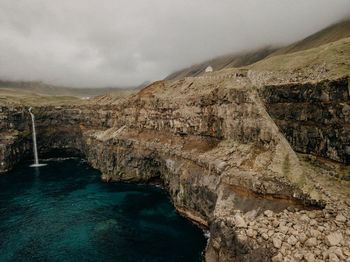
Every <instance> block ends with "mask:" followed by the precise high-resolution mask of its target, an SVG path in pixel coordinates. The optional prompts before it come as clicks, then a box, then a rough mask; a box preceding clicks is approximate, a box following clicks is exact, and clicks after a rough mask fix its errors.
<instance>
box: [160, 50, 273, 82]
mask: <svg viewBox="0 0 350 262" xmlns="http://www.w3.org/2000/svg"><path fill="white" fill-rule="evenodd" d="M274 51H276V48H272V47H264V48H260V49H257V50H254V51H250V52H242V53H235V54H230V55H224V56H220V57H216V58H214V59H211V60H208V61H205V62H203V63H200V64H196V65H193V66H190V67H188V68H185V69H182V70H179V71H177V72H174V73H172V74H170V75H169V76H167V77H166V78H165V79H164V80H175V79H181V78H184V77H188V76H197V75H200V74H202V73H203V72H204V71H205V69H206V68H207V66H208V65H211V66H212V67H213V69H214V71H218V70H221V69H224V68H231V67H242V66H246V65H250V64H253V63H255V62H257V61H259V60H261V59H264V58H265V57H267V56H268V55H270V54H272V53H273V52H274Z"/></svg>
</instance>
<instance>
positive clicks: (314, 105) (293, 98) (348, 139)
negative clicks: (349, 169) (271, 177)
mask: <svg viewBox="0 0 350 262" xmlns="http://www.w3.org/2000/svg"><path fill="white" fill-rule="evenodd" d="M259 93H260V96H261V97H262V98H263V100H264V102H265V105H266V107H267V110H268V112H269V114H270V115H271V117H272V118H273V119H274V121H275V123H276V124H277V125H278V126H279V128H280V129H281V131H282V132H283V134H284V135H285V137H286V138H287V139H288V141H289V143H290V144H291V146H292V147H293V149H294V150H296V151H298V152H302V153H307V154H313V155H315V156H320V157H324V158H328V159H331V160H335V161H338V162H342V163H344V164H347V165H349V164H350V86H349V78H348V77H345V78H341V79H336V80H324V81H321V82H316V83H304V84H300V83H291V84H283V85H273V86H265V87H263V88H262V89H260V92H259ZM348 179H350V177H348Z"/></svg>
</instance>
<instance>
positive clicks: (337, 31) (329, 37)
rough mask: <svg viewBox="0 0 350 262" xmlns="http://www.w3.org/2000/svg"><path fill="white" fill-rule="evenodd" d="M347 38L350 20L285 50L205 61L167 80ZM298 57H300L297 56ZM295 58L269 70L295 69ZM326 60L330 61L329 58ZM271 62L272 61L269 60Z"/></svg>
mask: <svg viewBox="0 0 350 262" xmlns="http://www.w3.org/2000/svg"><path fill="white" fill-rule="evenodd" d="M347 37H350V19H349V20H345V21H342V22H339V23H337V24H334V25H331V26H329V27H327V28H325V29H323V30H321V31H319V32H317V33H315V34H313V35H311V36H309V37H307V38H305V39H303V40H301V41H298V42H296V43H293V44H291V45H289V46H287V47H284V48H280V49H274V48H272V47H269V48H262V49H259V50H255V51H252V52H246V53H241V54H233V55H227V56H222V57H218V58H214V59H212V60H208V61H205V62H203V63H200V64H197V65H193V66H191V67H188V68H186V69H183V70H179V71H178V72H175V73H173V74H171V75H169V76H167V77H166V80H171V79H181V78H184V77H188V76H197V75H200V74H202V73H203V72H204V70H205V68H206V67H207V66H208V65H211V66H212V67H213V68H214V70H215V71H217V70H221V69H223V68H233V67H243V66H248V65H251V64H253V63H256V62H258V61H262V60H265V58H270V57H275V56H276V57H279V56H280V55H286V54H292V53H295V52H300V51H304V50H308V49H311V48H317V47H320V46H322V45H325V44H329V43H331V42H335V41H338V40H340V39H344V38H347ZM345 49H346V48H345ZM318 51H320V50H318ZM314 52H316V53H317V51H316V50H314ZM321 53H322V54H324V53H325V52H321ZM329 54H332V52H330V53H329ZM335 54H336V57H339V56H341V54H340V55H339V54H338V53H335ZM309 55H311V54H309ZM296 56H298V55H296ZM293 57H294V55H292V56H287V57H285V60H283V59H282V58H277V59H275V60H273V61H274V62H273V63H272V64H271V65H269V68H270V69H271V68H275V69H277V68H276V67H275V66H278V65H280V66H283V68H286V67H289V66H292V67H293V65H292V64H293V63H296V61H294V60H293V61H289V60H288V59H292V58H293ZM329 58H330V57H329ZM278 59H282V60H283V62H286V64H283V63H282V60H281V61H280V62H277V60H278ZM293 59H294V58H293ZM320 60H322V58H321V57H319V58H317V59H316V61H315V63H317V62H319V61H320ZM325 60H328V58H327V59H325ZM330 60H332V61H333V62H334V63H337V61H336V60H335V59H330ZM269 61H271V60H269ZM298 61H299V62H301V64H305V63H306V64H308V63H309V62H305V63H303V62H302V58H301V57H300V58H299V59H298ZM263 64H264V65H266V64H267V63H262V64H259V66H257V67H261V65H263ZM294 67H295V66H294ZM344 68H346V67H344ZM260 69H261V68H260ZM266 70H268V69H266Z"/></svg>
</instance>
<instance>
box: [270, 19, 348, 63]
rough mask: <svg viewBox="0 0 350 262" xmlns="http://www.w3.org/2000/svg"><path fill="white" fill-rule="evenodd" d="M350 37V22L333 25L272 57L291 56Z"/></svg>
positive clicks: (278, 51) (277, 52) (275, 53)
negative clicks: (291, 54)
mask: <svg viewBox="0 0 350 262" xmlns="http://www.w3.org/2000/svg"><path fill="white" fill-rule="evenodd" d="M346 37H350V20H345V21H342V22H339V23H336V24H334V25H331V26H329V27H327V28H325V29H323V30H321V31H319V32H317V33H315V34H313V35H310V36H308V37H306V38H305V39H303V40H301V41H298V42H296V43H294V44H291V45H289V46H287V47H284V48H281V49H279V50H277V51H276V52H274V53H272V54H271V55H270V56H275V55H283V54H290V53H294V52H298V51H303V50H307V49H310V48H315V47H319V46H321V45H324V44H328V43H331V42H334V41H337V40H340V39H342V38H346Z"/></svg>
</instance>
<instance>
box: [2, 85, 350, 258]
mask: <svg viewBox="0 0 350 262" xmlns="http://www.w3.org/2000/svg"><path fill="white" fill-rule="evenodd" d="M268 90H269V89H266V90H265V91H264V92H266V94H268V92H269V91H268ZM271 92H272V91H271ZM273 92H274V91H273ZM266 94H265V93H262V95H263V96H264V97H268V95H266ZM265 102H266V101H265ZM266 103H267V102H266ZM268 104H272V103H268ZM268 108H269V111H270V114H271V115H273V116H274V113H273V112H274V111H273V110H272V109H270V108H272V106H271V107H268ZM277 111H278V110H277ZM34 114H35V116H36V124H37V129H38V144H39V151H40V153H41V154H48V153H50V152H52V150H59V151H60V152H65V153H69V154H79V155H81V156H83V157H85V158H86V159H87V160H88V161H89V163H90V164H91V165H92V166H93V167H95V168H97V169H99V170H100V171H101V172H102V179H103V180H104V181H106V182H113V181H123V182H136V183H157V184H160V185H162V186H163V187H164V188H165V189H166V190H167V191H168V192H169V194H170V196H171V199H172V201H173V203H174V205H175V207H176V208H177V210H178V211H179V212H180V213H182V214H183V215H185V216H187V217H188V218H190V219H191V220H192V221H194V222H196V223H197V224H199V225H201V226H203V227H205V228H207V229H208V230H209V231H210V239H209V242H208V246H207V250H206V253H205V259H206V261H207V262H223V261H270V260H271V258H272V257H273V256H274V257H277V258H274V259H275V260H274V261H279V260H276V259H278V256H279V254H282V253H283V255H285V256H286V257H291V258H292V256H293V254H294V253H295V252H296V251H298V252H299V253H300V252H304V251H305V250H307V249H308V246H307V245H305V246H304V242H303V241H302V240H300V239H296V238H295V237H294V235H295V234H298V232H299V231H300V233H301V232H303V231H305V230H307V228H305V226H307V224H305V223H304V224H305V226H303V225H302V224H303V222H302V221H299V222H298V220H295V219H294V217H295V216H296V215H295V214H296V213H295V212H299V211H297V210H298V209H307V210H309V209H310V211H307V210H305V211H303V214H305V215H310V216H314V215H313V214H314V212H315V211H312V209H318V208H320V207H322V206H323V205H324V204H326V203H327V201H328V200H329V198H327V195H325V194H323V193H322V192H323V191H322V190H319V189H320V188H321V189H322V185H318V187H314V183H309V180H312V179H314V177H313V176H312V174H313V173H312V170H309V169H305V167H304V166H303V165H302V163H300V161H299V159H298V157H297V156H296V154H295V153H294V151H293V150H292V148H291V147H290V145H289V143H288V141H287V140H286V138H285V137H284V135H283V134H282V133H281V132H280V131H279V128H278V127H277V126H276V124H275V122H274V121H273V120H272V119H271V117H270V115H269V114H268V112H267V111H266V109H265V106H264V104H263V103H262V101H261V100H260V98H259V95H258V92H257V91H256V90H254V89H253V88H247V87H244V86H242V85H240V83H238V82H235V83H232V81H231V80H230V79H220V80H201V79H186V80H180V81H169V82H157V83H154V84H152V85H150V86H149V87H147V88H145V89H143V90H142V91H140V92H139V93H138V94H137V95H135V96H133V97H131V98H130V99H128V100H123V101H119V102H116V103H110V104H108V105H105V106H102V105H99V104H88V105H81V106H63V107H38V108H35V109H34ZM0 117H1V119H2V120H3V121H2V122H1V124H0V132H1V133H2V134H11V135H7V136H5V135H2V137H4V138H3V139H2V140H1V146H2V147H1V150H2V151H1V152H0V153H1V155H0V161H1V169H0V171H7V170H9V169H10V168H12V167H13V166H14V165H15V164H16V162H17V161H19V160H20V159H21V158H23V157H25V156H27V155H28V154H31V130H30V129H29V127H30V116H29V114H28V113H27V110H26V108H25V107H22V106H14V107H11V108H10V107H6V108H5V107H3V108H2V111H1V114H0ZM2 163H4V164H2ZM312 181H313V180H312ZM312 181H311V182H312ZM286 208H288V209H286ZM329 209H330V210H331V211H330V212H331V214H332V216H333V215H335V214H338V209H336V207H333V206H332V207H329ZM282 210H284V211H283V216H281V215H280V213H279V212H281V211H282ZM346 210H347V209H346ZM346 210H345V211H344V210H342V211H341V212H343V213H344V212H345V213H344V216H346V215H348V213H346V212H348V211H346ZM273 211H274V212H273ZM317 212H318V211H317ZM317 212H316V213H315V214H316V215H315V216H314V220H315V222H313V226H315V227H316V226H318V225H319V224H321V223H322V217H321V213H317ZM320 212H321V211H320ZM318 216H319V218H320V219H318ZM280 218H281V219H283V221H288V219H292V220H291V221H294V220H295V221H294V222H293V223H294V224H293V225H297V226H296V227H294V226H293V225H289V224H287V223H282V224H280V223H279V221H280V220H281V219H280ZM316 218H317V219H316ZM293 219H294V220H293ZM300 223H301V225H300ZM342 225H344V228H335V229H333V228H330V229H327V230H328V231H327V232H330V230H340V232H343V233H344V236H345V230H346V229H345V228H346V221H345V222H343V224H342ZM286 227H287V231H286V230H285V228H286ZM289 227H293V230H294V231H295V232H294V231H293V230H289V229H288V228H289ZM292 235H293V238H292V239H291V240H290V241H289V240H288V239H290V238H291V237H292ZM294 238H295V241H294ZM276 241H277V242H278V241H280V242H281V244H280V245H279V244H276V243H275V242H276ZM346 241H348V239H347V238H344V241H343V242H342V245H344V246H345V245H346V244H347V242H346ZM297 243H299V244H297ZM282 249H283V250H284V251H281V250H282ZM286 250H287V251H288V252H287V251H286ZM300 250H301V251H300ZM294 251H295V252H294ZM305 252H306V251H305Z"/></svg>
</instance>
